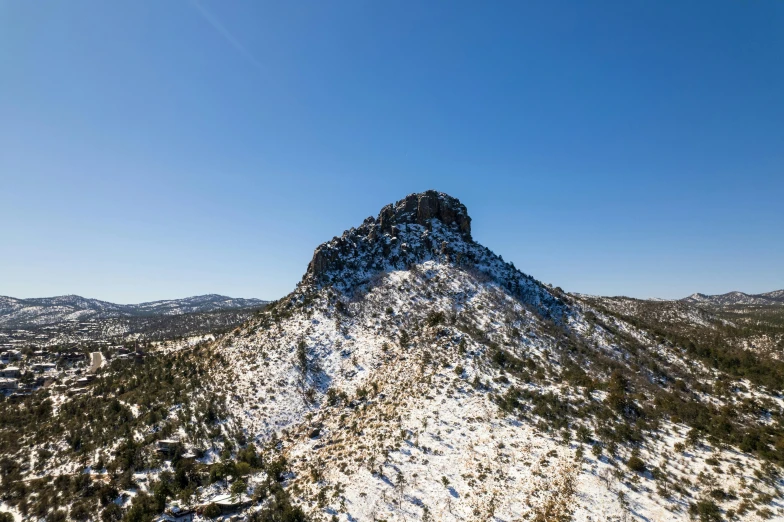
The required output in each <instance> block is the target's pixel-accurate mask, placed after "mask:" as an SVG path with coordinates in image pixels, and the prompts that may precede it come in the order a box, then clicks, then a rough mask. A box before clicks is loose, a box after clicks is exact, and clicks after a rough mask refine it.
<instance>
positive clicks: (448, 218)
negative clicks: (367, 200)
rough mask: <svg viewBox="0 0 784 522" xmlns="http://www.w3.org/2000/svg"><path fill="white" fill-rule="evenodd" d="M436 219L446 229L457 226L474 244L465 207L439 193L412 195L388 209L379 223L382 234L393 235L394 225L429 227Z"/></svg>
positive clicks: (455, 199) (386, 208) (433, 191)
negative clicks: (391, 233) (414, 224)
mask: <svg viewBox="0 0 784 522" xmlns="http://www.w3.org/2000/svg"><path fill="white" fill-rule="evenodd" d="M432 219H437V220H438V221H440V222H441V223H443V224H444V225H446V226H450V227H451V226H456V227H457V229H458V230H459V231H460V232H461V234H462V235H463V237H464V238H465V239H466V240H468V241H470V240H471V218H470V217H468V211H467V210H466V207H465V205H463V204H462V203H460V200H459V199H457V198H453V197H452V196H450V195H448V194H444V193H442V192H436V191H435V190H428V191H427V192H421V193H419V194H409V195H408V196H406V197H405V198H403V199H401V200H400V201H398V202H397V203H395V204H393V205H387V206H385V207H384V208H382V209H381V213H380V214H379V215H378V220H377V221H378V226H379V228H380V230H381V231H383V232H386V233H390V232H392V227H393V226H394V225H399V224H413V223H416V224H418V225H422V226H429V225H430V221H431V220H432ZM365 222H366V223H367V222H368V221H367V220H365Z"/></svg>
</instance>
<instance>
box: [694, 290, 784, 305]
mask: <svg viewBox="0 0 784 522" xmlns="http://www.w3.org/2000/svg"><path fill="white" fill-rule="evenodd" d="M681 301H683V302H686V303H693V304H702V305H709V306H732V305H784V290H776V291H773V292H767V293H764V294H746V293H743V292H728V293H726V294H720V295H705V294H692V295H690V296H689V297H685V298H683V299H681Z"/></svg>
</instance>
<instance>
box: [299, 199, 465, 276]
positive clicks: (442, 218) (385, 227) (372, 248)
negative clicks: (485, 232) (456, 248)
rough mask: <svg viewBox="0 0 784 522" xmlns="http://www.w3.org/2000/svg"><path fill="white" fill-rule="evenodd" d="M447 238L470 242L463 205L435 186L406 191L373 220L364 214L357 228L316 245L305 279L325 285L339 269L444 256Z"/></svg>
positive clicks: (380, 266) (345, 270)
mask: <svg viewBox="0 0 784 522" xmlns="http://www.w3.org/2000/svg"><path fill="white" fill-rule="evenodd" d="M448 241H467V242H471V218H470V217H469V216H468V211H467V210H466V207H465V205H463V204H462V203H460V201H459V200H458V199H457V198H453V197H452V196H449V195H447V194H444V193H442V192H436V191H434V190H429V191H427V192H422V193H419V194H410V195H408V196H406V197H405V198H403V199H401V200H400V201H398V202H397V203H394V204H390V205H387V206H385V207H384V208H383V209H381V212H380V213H379V214H378V217H377V218H373V217H372V216H371V217H368V218H367V219H365V221H364V222H363V223H362V225H360V226H359V227H358V228H352V229H351V230H347V231H346V232H344V233H343V235H342V236H340V237H335V238H334V239H333V240H332V241H329V242H327V243H324V244H323V245H321V246H319V247H318V248H317V249H316V251H315V253H314V254H313V260H312V261H311V262H310V264H309V265H308V270H307V272H306V274H305V276H304V280H305V281H307V282H308V283H316V284H324V283H326V282H330V281H332V280H333V279H334V278H335V276H336V275H337V274H338V273H341V272H343V273H349V272H357V271H360V272H362V273H368V272H372V271H379V270H382V269H385V268H390V267H396V266H406V265H410V264H411V263H415V262H417V261H424V260H425V259H431V258H433V257H438V256H441V255H446V254H447V253H448V250H449V249H448V243H447V242H448ZM352 261H355V263H352ZM347 263H349V264H350V265H351V266H347Z"/></svg>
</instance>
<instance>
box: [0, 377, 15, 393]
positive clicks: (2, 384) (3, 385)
mask: <svg viewBox="0 0 784 522" xmlns="http://www.w3.org/2000/svg"><path fill="white" fill-rule="evenodd" d="M18 387H19V381H17V380H16V379H6V378H5V377H3V378H0V390H15V389H17V388H18Z"/></svg>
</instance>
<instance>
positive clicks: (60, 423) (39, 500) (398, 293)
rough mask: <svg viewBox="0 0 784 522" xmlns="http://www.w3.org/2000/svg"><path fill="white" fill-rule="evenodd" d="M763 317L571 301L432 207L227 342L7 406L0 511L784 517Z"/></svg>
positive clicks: (681, 306)
mask: <svg viewBox="0 0 784 522" xmlns="http://www.w3.org/2000/svg"><path fill="white" fill-rule="evenodd" d="M745 317H747V316H743V315H739V316H731V317H728V316H726V315H725V311H723V310H716V309H714V308H710V309H709V308H708V307H703V306H698V305H695V304H694V303H691V302H688V301H641V300H635V299H629V298H602V297H591V296H583V295H572V294H567V293H565V292H563V291H561V290H560V289H558V288H554V287H552V286H549V285H546V284H543V283H541V282H539V281H537V280H536V279H534V278H533V277H531V276H529V275H527V274H524V273H522V272H521V271H520V270H518V269H517V268H516V267H515V266H514V265H512V264H511V263H507V262H505V261H504V260H503V259H502V258H501V257H500V256H499V255H496V254H495V253H493V252H492V251H490V250H489V249H487V248H485V247H484V246H482V245H479V244H477V243H476V242H475V241H474V240H473V239H472V236H471V219H470V217H469V215H468V212H467V209H466V208H465V207H464V206H463V205H462V204H461V203H460V202H459V201H458V200H457V199H455V198H452V197H450V196H448V195H446V194H443V193H438V192H434V191H428V192H425V193H420V194H412V195H409V196H407V197H406V198H404V199H402V200H401V201H398V202H397V203H395V204H392V205H388V206H387V207H384V208H383V209H382V210H381V212H380V214H379V215H378V217H375V218H374V217H371V218H367V219H366V220H365V221H364V222H363V223H362V224H361V225H360V226H358V227H357V228H354V229H351V230H349V231H346V232H345V233H344V234H343V235H341V236H339V237H335V238H334V239H332V240H331V241H328V242H327V243H324V244H323V245H321V246H319V247H318V248H317V249H316V251H315V253H314V256H313V260H312V261H311V263H310V264H309V266H308V268H307V270H306V272H305V274H304V276H303V278H302V281H301V282H300V283H299V284H298V285H297V287H296V288H295V289H294V290H293V292H292V293H291V294H289V295H288V296H286V297H284V298H282V299H280V300H278V301H276V302H273V303H270V305H269V306H267V307H266V308H265V309H264V310H263V311H262V312H261V313H258V314H254V315H253V316H252V317H250V318H248V320H247V321H246V322H244V323H243V324H242V325H240V326H238V327H236V328H234V329H233V330H231V331H229V332H227V333H225V334H224V335H222V336H219V337H217V338H216V339H214V340H205V341H204V342H199V343H196V344H194V345H188V346H178V347H176V349H171V350H162V351H161V352H160V353H158V354H157V355H156V354H155V353H152V354H151V356H150V357H147V358H146V359H145V360H144V361H143V362H142V363H140V364H139V365H138V366H133V365H125V366H121V365H119V364H117V363H112V364H111V365H108V366H107V367H105V368H102V369H101V370H100V372H99V373H98V376H97V378H96V379H95V381H93V382H92V383H91V384H90V385H89V386H87V387H86V390H87V391H86V393H84V394H79V395H74V396H68V395H67V394H58V393H56V392H54V391H52V392H50V391H43V392H40V393H37V394H34V395H33V396H31V397H29V398H27V399H25V400H24V401H22V402H14V403H10V402H4V403H0V447H2V450H0V470H2V471H3V473H2V476H3V479H2V482H0V501H2V505H0V509H7V510H9V511H10V512H12V513H14V515H15V516H16V517H21V516H26V517H27V518H31V519H47V520H58V519H59V520H62V519H64V518H66V517H67V518H70V519H74V520H87V519H91V518H95V519H97V518H100V519H102V520H120V519H122V518H124V519H126V520H151V519H152V518H153V517H155V516H159V514H160V513H162V512H164V511H166V512H168V513H169V515H167V516H171V517H174V515H175V514H176V512H177V509H189V508H191V507H193V508H194V509H196V511H197V513H198V515H197V517H199V518H207V517H213V518H220V517H224V518H228V517H231V516H235V517H239V518H241V519H248V520H308V519H310V520H346V521H354V520H389V521H391V520H499V521H512V520H531V521H542V522H544V521H565V520H585V521H588V520H591V521H610V520H616V521H621V520H647V521H669V520H703V521H713V520H755V521H756V520H773V519H783V518H784V497H783V494H782V487H784V483H783V482H782V475H781V466H782V464H784V422H782V418H783V417H782V413H784V399H783V397H782V392H783V391H784V363H782V362H781V361H780V360H779V359H778V358H777V357H775V356H774V354H773V353H771V351H766V350H759V349H754V347H753V346H752V345H751V344H753V343H754V342H755V341H750V340H751V339H756V338H758V337H759V336H762V335H764V336H768V338H770V339H777V338H780V336H781V334H782V333H783V332H784V326H782V325H781V324H780V323H778V322H777V319H776V317H778V316H776V315H775V314H773V315H771V316H770V318H769V320H765V321H749V322H746V321H745V319H744V318H745ZM740 319H743V320H740ZM777 336H779V337H777ZM747 341H748V343H747V344H744V342H747ZM749 343H751V344H749ZM773 351H775V350H773ZM88 418H89V422H81V421H78V420H75V419H88ZM172 440H173V441H175V442H171V441H172ZM162 444H164V445H165V448H168V445H169V444H176V445H177V447H178V448H180V450H177V451H172V452H168V450H166V451H161V445H162ZM96 513H100V515H97V514H96Z"/></svg>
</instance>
